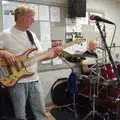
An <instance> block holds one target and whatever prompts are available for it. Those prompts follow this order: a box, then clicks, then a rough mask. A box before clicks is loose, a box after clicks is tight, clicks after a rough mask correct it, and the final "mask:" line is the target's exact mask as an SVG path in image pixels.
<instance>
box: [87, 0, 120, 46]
mask: <svg viewBox="0 0 120 120" xmlns="http://www.w3.org/2000/svg"><path fill="white" fill-rule="evenodd" d="M87 8H89V9H95V10H98V11H103V12H104V15H105V18H106V19H108V20H110V21H113V22H114V23H115V24H116V25H117V30H116V35H115V39H114V42H115V43H116V45H120V42H119V41H120V13H119V12H120V2H116V0H87ZM113 30H114V29H113V26H111V25H107V24H106V32H107V43H108V44H109V43H110V41H111V39H112V35H113Z"/></svg>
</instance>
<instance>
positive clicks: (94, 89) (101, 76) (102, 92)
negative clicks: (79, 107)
mask: <svg viewBox="0 0 120 120" xmlns="http://www.w3.org/2000/svg"><path fill="white" fill-rule="evenodd" d="M67 61H69V62H74V63H77V64H78V63H80V65H82V64H87V65H89V64H93V66H92V67H94V65H95V66H96V70H95V71H91V72H90V74H89V75H84V74H82V73H80V78H79V81H80V86H79V87H80V88H79V90H80V91H79V92H80V94H81V95H82V96H83V97H87V98H89V101H90V102H91V108H92V109H91V111H90V112H89V113H88V114H87V115H85V117H84V118H83V120H99V119H100V120H120V87H119V84H118V82H119V80H118V78H117V75H116V73H115V72H114V66H113V65H112V64H110V63H107V64H106V63H104V64H103V63H99V61H100V59H95V58H94V59H93V58H84V57H81V56H78V59H77V55H76V56H74V57H73V58H72V57H71V58H70V59H67ZM116 66H117V67H116V69H117V70H118V71H119V72H120V64H117V65H116ZM119 74H120V73H119ZM76 86H77V87H78V85H76ZM99 108H101V109H102V110H103V109H104V110H105V111H106V112H104V113H103V112H100V111H99V110H98V109H99ZM98 111H99V112H98Z"/></svg>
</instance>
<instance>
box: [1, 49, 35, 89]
mask: <svg viewBox="0 0 120 120" xmlns="http://www.w3.org/2000/svg"><path fill="white" fill-rule="evenodd" d="M34 50H36V49H35V48H31V49H29V50H27V51H26V52H25V53H23V54H22V55H19V56H16V59H17V63H16V64H15V65H8V63H7V61H6V60H5V59H4V58H0V84H1V85H3V86H4V87H12V86H14V85H15V84H16V83H17V81H19V80H20V79H21V78H23V77H27V76H32V75H33V74H34V73H32V72H28V71H27V68H26V66H25V64H24V61H26V60H27V59H28V55H29V54H30V53H31V52H32V51H34Z"/></svg>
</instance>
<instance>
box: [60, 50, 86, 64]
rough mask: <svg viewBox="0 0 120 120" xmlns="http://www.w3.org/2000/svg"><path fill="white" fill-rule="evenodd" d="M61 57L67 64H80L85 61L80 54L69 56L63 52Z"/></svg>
mask: <svg viewBox="0 0 120 120" xmlns="http://www.w3.org/2000/svg"><path fill="white" fill-rule="evenodd" d="M62 57H64V58H65V59H66V60H67V61H69V62H74V63H80V62H81V61H82V60H85V57H83V56H82V55H81V54H70V53H68V52H66V51H64V53H63V55H62Z"/></svg>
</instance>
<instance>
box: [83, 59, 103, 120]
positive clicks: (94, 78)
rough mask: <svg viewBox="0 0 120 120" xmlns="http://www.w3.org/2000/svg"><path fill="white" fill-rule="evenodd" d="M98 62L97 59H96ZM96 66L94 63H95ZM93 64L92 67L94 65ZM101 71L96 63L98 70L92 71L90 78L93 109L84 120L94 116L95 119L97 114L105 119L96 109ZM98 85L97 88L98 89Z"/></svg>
mask: <svg viewBox="0 0 120 120" xmlns="http://www.w3.org/2000/svg"><path fill="white" fill-rule="evenodd" d="M96 62H97V61H96ZM93 66H94V65H93ZM93 66H92V67H93ZM99 74H100V72H99V68H98V63H97V64H96V72H95V71H90V75H89V76H90V80H91V83H92V85H91V87H90V98H91V100H92V110H91V111H90V112H89V113H88V114H87V115H86V116H85V117H84V118H83V119H82V120H87V119H89V117H92V118H93V120H95V116H96V115H97V116H99V117H100V118H101V119H102V120H105V117H104V116H103V115H102V114H101V113H99V112H98V111H96V108H95V105H96V98H97V97H98V94H99V91H98V88H99V80H100V77H99V76H100V75H99ZM96 86H97V89H96Z"/></svg>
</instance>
